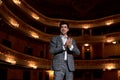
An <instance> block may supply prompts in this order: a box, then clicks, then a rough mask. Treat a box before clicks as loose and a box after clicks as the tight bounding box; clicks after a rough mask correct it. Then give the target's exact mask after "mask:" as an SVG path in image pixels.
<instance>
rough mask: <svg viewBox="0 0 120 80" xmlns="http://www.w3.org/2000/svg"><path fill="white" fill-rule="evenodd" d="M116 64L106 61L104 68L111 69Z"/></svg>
mask: <svg viewBox="0 0 120 80" xmlns="http://www.w3.org/2000/svg"><path fill="white" fill-rule="evenodd" d="M115 68H116V65H115V64H114V63H107V64H105V69H108V70H111V69H115Z"/></svg>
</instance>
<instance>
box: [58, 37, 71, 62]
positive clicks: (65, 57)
mask: <svg viewBox="0 0 120 80" xmlns="http://www.w3.org/2000/svg"><path fill="white" fill-rule="evenodd" d="M60 36H61V39H62V42H63V49H64V50H65V47H64V45H65V43H66V41H67V39H68V36H63V35H60ZM72 49H73V45H72V46H71V47H70V48H69V50H71V51H72ZM64 60H67V51H65V56H64Z"/></svg>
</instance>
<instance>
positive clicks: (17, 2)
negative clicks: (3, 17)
mask: <svg viewBox="0 0 120 80" xmlns="http://www.w3.org/2000/svg"><path fill="white" fill-rule="evenodd" d="M13 2H14V3H15V4H17V5H20V4H21V1H20V0H13Z"/></svg>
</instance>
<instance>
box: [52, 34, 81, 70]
mask: <svg viewBox="0 0 120 80" xmlns="http://www.w3.org/2000/svg"><path fill="white" fill-rule="evenodd" d="M72 44H73V46H74V48H73V50H72V51H67V53H68V55H67V60H68V61H67V62H68V68H69V70H70V71H74V70H75V68H74V58H73V53H75V54H77V55H79V54H80V51H79V49H78V48H77V46H76V42H75V40H72ZM50 53H51V54H53V60H52V64H51V69H52V70H61V65H63V63H64V53H65V51H64V50H63V42H62V39H61V37H60V36H55V37H53V38H52V39H51V42H50Z"/></svg>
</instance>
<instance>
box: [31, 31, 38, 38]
mask: <svg viewBox="0 0 120 80" xmlns="http://www.w3.org/2000/svg"><path fill="white" fill-rule="evenodd" d="M30 35H31V36H32V37H34V38H39V35H38V34H37V33H35V32H33V31H30Z"/></svg>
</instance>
